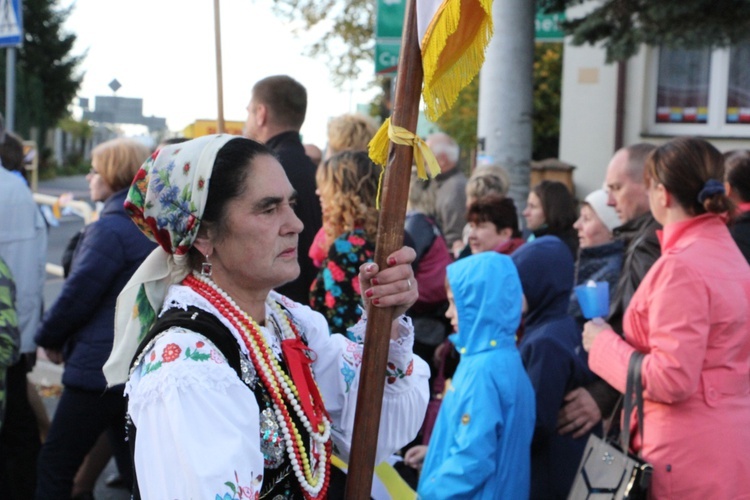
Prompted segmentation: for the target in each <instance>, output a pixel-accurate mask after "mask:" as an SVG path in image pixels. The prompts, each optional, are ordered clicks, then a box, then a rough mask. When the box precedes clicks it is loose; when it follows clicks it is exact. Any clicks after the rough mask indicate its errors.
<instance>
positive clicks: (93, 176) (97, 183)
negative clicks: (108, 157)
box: [86, 157, 114, 201]
mask: <svg viewBox="0 0 750 500" xmlns="http://www.w3.org/2000/svg"><path fill="white" fill-rule="evenodd" d="M98 164H99V162H98V161H97V159H96V157H94V158H92V159H91V172H89V173H88V174H87V175H86V180H87V181H88V182H89V192H90V193H91V201H104V200H106V199H107V198H109V197H110V196H112V194H113V193H114V192H113V191H112V188H111V187H109V184H107V183H106V182H104V179H103V178H102V176H101V175H99V172H98V170H97V166H98Z"/></svg>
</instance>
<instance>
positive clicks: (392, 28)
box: [375, 0, 406, 38]
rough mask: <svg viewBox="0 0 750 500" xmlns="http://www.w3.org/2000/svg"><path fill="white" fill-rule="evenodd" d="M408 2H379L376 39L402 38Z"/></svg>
mask: <svg viewBox="0 0 750 500" xmlns="http://www.w3.org/2000/svg"><path fill="white" fill-rule="evenodd" d="M405 12H406V0H378V11H377V13H378V15H377V22H376V25H375V38H401V27H402V26H403V25H404V13H405Z"/></svg>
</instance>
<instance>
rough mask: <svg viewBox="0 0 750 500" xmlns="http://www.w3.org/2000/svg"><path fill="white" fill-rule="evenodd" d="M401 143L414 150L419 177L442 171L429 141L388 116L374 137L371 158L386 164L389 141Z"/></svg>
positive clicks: (370, 146)
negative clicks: (425, 140)
mask: <svg viewBox="0 0 750 500" xmlns="http://www.w3.org/2000/svg"><path fill="white" fill-rule="evenodd" d="M389 140H390V142H393V143H394V144H399V145H401V146H411V147H412V149H413V150H414V161H415V162H416V164H417V177H419V178H420V179H423V180H427V173H428V172H429V174H430V177H435V176H436V175H438V174H439V173H440V165H438V162H437V159H436V158H435V155H434V154H432V151H430V148H429V146H427V143H426V142H424V141H423V140H422V138H421V137H419V136H418V135H416V134H414V133H413V132H411V131H409V130H407V129H405V128H403V127H399V126H397V125H394V124H393V123H392V122H391V119H390V118H388V119H387V120H386V121H385V122H383V125H381V127H380V129H379V130H378V132H377V134H375V137H373V138H372V140H371V141H370V145H369V151H370V159H371V160H372V161H373V162H374V163H376V164H377V165H381V166H385V165H386V163H388V142H389ZM425 163H427V169H428V170H426V169H425ZM383 173H384V171H383V172H381V174H380V180H379V181H378V195H377V208H378V209H379V208H380V189H381V184H382V181H383Z"/></svg>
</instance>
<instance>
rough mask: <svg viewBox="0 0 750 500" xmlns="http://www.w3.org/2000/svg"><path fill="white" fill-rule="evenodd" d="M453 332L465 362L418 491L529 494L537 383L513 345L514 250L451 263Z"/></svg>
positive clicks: (430, 494)
mask: <svg viewBox="0 0 750 500" xmlns="http://www.w3.org/2000/svg"><path fill="white" fill-rule="evenodd" d="M447 281H448V284H449V287H448V300H449V302H450V307H449V309H448V312H446V316H447V317H448V318H450V319H451V324H452V325H453V327H454V329H455V328H456V326H458V333H456V334H454V335H451V336H450V337H449V338H450V340H451V342H453V343H454V344H455V346H456V348H457V349H458V351H459V352H460V353H461V362H460V363H459V364H458V368H457V369H456V373H455V375H454V376H453V380H452V384H451V387H450V389H449V390H448V391H447V394H446V395H445V397H444V399H443V403H442V405H441V407H440V413H439V414H438V418H437V422H436V423H435V428H434V430H433V433H432V438H431V439H430V444H429V448H428V451H427V456H426V457H425V462H424V466H423V468H422V474H421V476H420V480H419V487H418V495H419V498H424V499H430V500H432V499H441V498H452V499H453V498H472V499H498V498H528V495H529V481H530V467H531V465H530V463H531V458H530V447H531V438H532V435H533V433H534V419H535V415H534V389H533V387H532V386H531V382H530V381H529V377H528V376H527V375H526V371H525V370H524V367H523V363H522V362H521V357H520V355H519V353H518V350H517V349H516V341H515V332H516V329H517V328H518V324H519V322H520V320H521V305H522V293H521V283H520V280H519V278H518V273H517V272H516V268H515V266H514V265H513V262H512V261H511V259H510V257H507V256H505V255H501V254H498V253H496V252H484V253H480V254H477V255H473V256H471V257H467V258H465V259H462V260H460V261H458V262H455V263H453V264H451V265H449V266H448V268H447Z"/></svg>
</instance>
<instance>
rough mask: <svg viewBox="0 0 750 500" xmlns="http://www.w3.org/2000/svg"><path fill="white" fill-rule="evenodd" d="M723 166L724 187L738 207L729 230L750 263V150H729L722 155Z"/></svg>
mask: <svg viewBox="0 0 750 500" xmlns="http://www.w3.org/2000/svg"><path fill="white" fill-rule="evenodd" d="M724 166H725V167H726V172H725V174H724V175H725V182H724V188H725V189H726V190H727V195H728V196H729V199H730V200H732V201H733V202H734V203H735V204H736V205H737V208H738V210H737V214H736V215H735V217H734V220H732V223H731V225H730V226H729V232H730V233H732V238H734V241H735V242H736V243H737V246H738V247H740V250H741V251H742V255H744V256H745V259H747V262H748V263H750V150H739V151H730V152H729V153H727V154H726V155H725V157H724Z"/></svg>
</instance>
